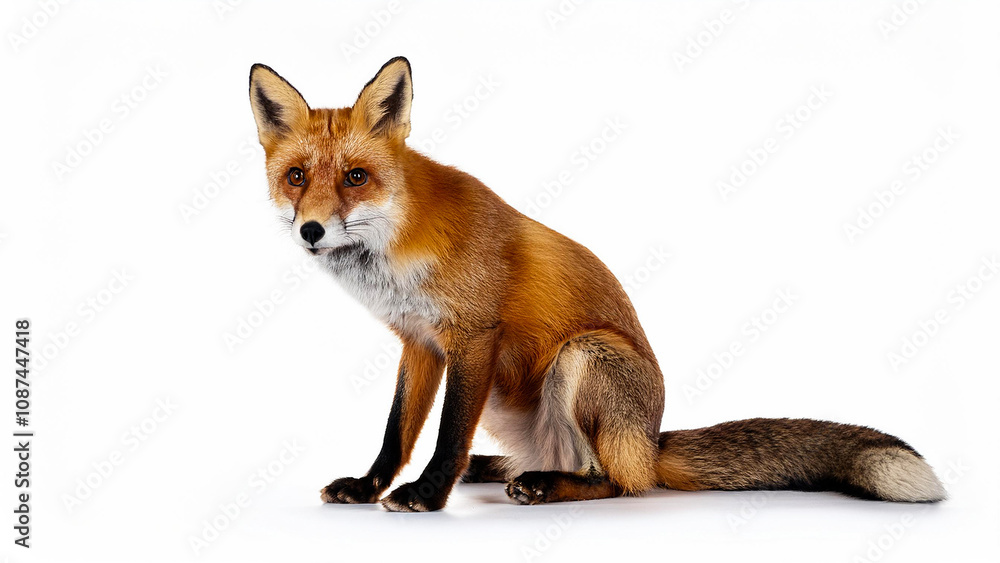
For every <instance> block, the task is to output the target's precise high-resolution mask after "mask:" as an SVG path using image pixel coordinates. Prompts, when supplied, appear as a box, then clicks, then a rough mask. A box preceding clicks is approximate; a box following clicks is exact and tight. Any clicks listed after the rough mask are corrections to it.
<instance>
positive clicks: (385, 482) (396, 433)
mask: <svg viewBox="0 0 1000 563" xmlns="http://www.w3.org/2000/svg"><path fill="white" fill-rule="evenodd" d="M444 365H445V361H444V355H443V354H441V353H440V352H439V351H438V350H434V349H431V348H428V347H427V346H425V345H423V344H418V343H415V342H406V341H404V342H403V355H402V357H401V358H400V361H399V373H398V375H397V377H396V393H395V395H394V397H393V400H392V409H391V410H390V411H389V421H388V423H386V426H385V438H383V440H382V450H381V451H380V452H379V454H378V457H377V458H375V463H373V464H372V467H371V469H369V470H368V473H366V474H365V475H364V476H363V477H360V478H354V477H344V478H341V479H337V480H336V481H334V482H332V483H330V484H329V485H327V486H326V487H324V488H323V489H322V490H321V491H320V498H322V499H323V502H332V503H342V504H361V503H373V502H378V499H379V497H380V496H381V495H382V493H383V492H385V490H386V489H387V488H389V485H390V484H391V483H392V480H393V479H395V477H396V474H397V473H399V470H400V469H401V468H402V467H403V466H404V465H406V463H407V462H408V461H409V460H410V454H411V453H412V452H413V444H414V443H415V442H416V441H417V436H418V435H419V434H420V429H421V428H422V427H423V425H424V421H425V420H427V413H428V412H429V411H430V409H431V405H432V404H433V402H434V395H435V394H437V388H438V385H440V383H441V376H442V374H443V373H444Z"/></svg>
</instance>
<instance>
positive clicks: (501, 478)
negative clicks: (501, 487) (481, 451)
mask: <svg viewBox="0 0 1000 563" xmlns="http://www.w3.org/2000/svg"><path fill="white" fill-rule="evenodd" d="M509 466H510V460H509V459H508V458H507V456H502V455H472V456H469V466H468V467H466V468H465V473H463V474H462V482H463V483H506V482H507V481H508V480H509V479H510V477H509V475H510V470H509V469H508V467H509Z"/></svg>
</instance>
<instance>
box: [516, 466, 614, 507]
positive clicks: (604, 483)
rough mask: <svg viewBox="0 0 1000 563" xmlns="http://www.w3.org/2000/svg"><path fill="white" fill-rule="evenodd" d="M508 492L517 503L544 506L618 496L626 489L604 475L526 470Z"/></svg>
mask: <svg viewBox="0 0 1000 563" xmlns="http://www.w3.org/2000/svg"><path fill="white" fill-rule="evenodd" d="M506 492H507V496H508V497H510V498H511V500H513V501H514V502H516V503H517V504H543V503H549V502H566V501H573V500H595V499H601V498H611V497H617V496H621V495H622V494H623V493H624V490H623V489H622V488H621V487H619V486H617V485H615V484H614V483H612V482H611V480H610V479H608V476H607V475H605V474H603V473H597V472H580V473H569V472H567V471H527V472H525V473H522V474H521V475H519V476H517V477H516V478H514V479H513V480H512V481H511V482H510V483H507V488H506Z"/></svg>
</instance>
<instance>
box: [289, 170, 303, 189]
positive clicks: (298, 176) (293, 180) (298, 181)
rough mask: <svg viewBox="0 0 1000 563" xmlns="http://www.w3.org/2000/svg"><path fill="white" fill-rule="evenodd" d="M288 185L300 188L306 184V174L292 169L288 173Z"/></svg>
mask: <svg viewBox="0 0 1000 563" xmlns="http://www.w3.org/2000/svg"><path fill="white" fill-rule="evenodd" d="M288 183H289V184H291V185H293V186H301V185H302V184H305V183H306V173H305V172H303V171H302V169H301V168H292V169H291V170H289V171H288Z"/></svg>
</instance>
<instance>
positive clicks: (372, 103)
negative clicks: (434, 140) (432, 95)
mask: <svg viewBox="0 0 1000 563" xmlns="http://www.w3.org/2000/svg"><path fill="white" fill-rule="evenodd" d="M412 99H413V85H412V79H411V74H410V63H409V61H407V60H406V59H405V58H403V57H396V58H394V59H392V60H390V61H389V62H387V63H385V65H383V66H382V68H381V69H380V70H379V72H378V74H376V75H375V77H374V78H372V79H371V80H370V81H369V82H368V84H366V85H365V86H364V88H363V89H362V90H361V94H360V95H359V96H358V99H357V101H356V102H355V103H354V106H352V107H349V108H341V109H312V108H310V107H309V104H307V103H306V101H305V99H304V98H303V97H302V95H301V94H299V92H298V90H296V89H295V88H294V87H293V86H292V85H291V84H289V83H288V81H286V80H285V79H284V78H282V77H281V76H279V75H278V74H277V73H276V72H274V71H273V70H272V69H271V68H270V67H268V66H265V65H262V64H255V65H253V67H252V68H251V69H250V105H251V107H252V108H253V115H254V119H255V120H256V122H257V134H258V137H259V139H260V144H261V145H262V146H263V147H264V153H265V157H266V167H267V179H268V184H269V186H270V192H271V198H272V199H273V201H274V203H275V204H276V205H277V206H278V208H279V209H280V210H281V212H282V214H283V215H284V216H285V217H286V218H287V219H289V222H290V224H291V229H292V232H291V234H292V238H293V240H295V241H296V242H297V243H298V244H299V245H301V246H303V247H304V248H306V249H307V250H308V251H309V252H312V253H313V254H327V253H330V252H333V251H335V250H336V249H338V248H343V247H348V246H358V245H360V246H366V247H369V248H372V249H380V248H384V247H385V245H386V244H388V243H389V241H390V240H391V238H392V236H393V233H394V232H395V231H396V229H398V228H399V224H400V222H401V221H402V210H403V209H404V208H405V203H406V201H405V199H406V197H407V195H406V193H405V180H404V175H403V166H404V162H403V161H404V156H405V140H406V137H407V136H408V135H409V134H410V104H411V102H412Z"/></svg>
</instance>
